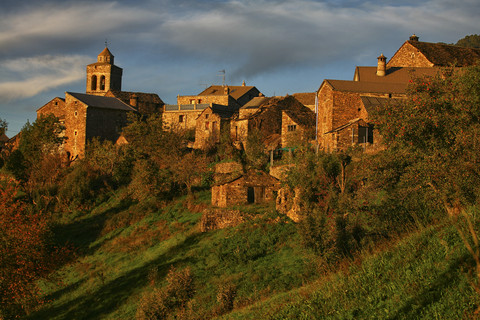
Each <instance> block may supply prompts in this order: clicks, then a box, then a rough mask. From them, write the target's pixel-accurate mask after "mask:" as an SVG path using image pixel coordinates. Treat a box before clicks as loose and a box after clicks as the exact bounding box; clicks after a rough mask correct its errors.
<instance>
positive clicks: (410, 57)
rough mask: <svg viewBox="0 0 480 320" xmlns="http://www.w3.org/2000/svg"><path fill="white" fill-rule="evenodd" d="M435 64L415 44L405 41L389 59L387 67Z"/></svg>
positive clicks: (429, 65)
mask: <svg viewBox="0 0 480 320" xmlns="http://www.w3.org/2000/svg"><path fill="white" fill-rule="evenodd" d="M433 66H434V64H433V63H431V62H430V61H428V60H427V58H426V57H425V56H424V55H423V54H422V53H421V52H420V51H419V50H418V49H417V48H415V47H414V46H412V45H411V44H409V43H408V42H405V43H404V44H403V45H402V46H401V47H400V49H398V51H397V52H396V53H395V54H394V56H393V57H392V58H391V59H390V61H388V63H387V67H433Z"/></svg>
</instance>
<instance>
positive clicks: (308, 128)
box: [0, 35, 480, 220]
mask: <svg viewBox="0 0 480 320" xmlns="http://www.w3.org/2000/svg"><path fill="white" fill-rule="evenodd" d="M479 59H480V49H472V48H464V47H458V46H454V45H447V44H441V43H428V42H421V41H419V38H418V37H417V36H416V35H413V36H411V37H410V39H409V40H407V41H405V42H404V43H403V44H402V45H401V46H400V48H399V49H398V50H397V52H396V53H395V54H394V55H393V57H391V58H390V59H389V60H388V62H387V57H385V56H384V55H383V54H380V55H379V56H378V58H377V65H376V66H357V67H356V68H355V70H354V74H353V80H333V79H326V80H324V81H323V82H322V83H321V85H320V86H319V89H318V90H317V91H316V92H307V93H295V94H292V95H287V96H282V97H279V96H274V97H266V96H264V95H263V94H262V93H261V91H260V90H259V89H258V88H256V87H255V86H250V85H247V84H246V83H245V82H243V83H242V84H241V85H238V86H233V85H226V84H224V85H212V86H210V87H208V88H206V89H205V90H204V91H202V92H200V93H198V94H197V95H178V96H177V101H176V104H173V105H169V104H165V103H164V102H163V101H162V99H161V98H160V97H159V96H158V95H157V94H154V93H143V92H129V91H123V90H122V68H120V67H118V66H116V65H115V64H114V56H113V54H112V53H111V52H110V50H109V49H108V48H107V47H105V49H104V50H103V51H102V52H101V53H100V54H99V55H98V57H97V62H95V63H92V64H89V65H88V66H87V68H86V92H85V93H75V92H65V97H55V98H53V99H52V100H51V101H49V102H48V103H46V104H45V105H43V106H42V107H40V108H39V109H38V110H37V118H38V117H42V116H45V115H48V114H53V115H55V116H56V117H57V118H58V119H59V120H60V122H61V123H62V124H63V125H64V127H65V130H64V132H62V134H63V135H64V136H65V137H66V138H67V139H66V142H65V143H64V145H63V151H64V153H65V156H66V157H68V159H69V160H71V161H72V160H74V159H76V158H78V157H82V156H83V154H84V152H85V146H86V144H87V142H88V141H89V140H90V139H92V138H94V137H98V138H100V139H107V140H111V141H113V142H116V143H118V144H121V143H128V140H126V139H125V137H124V136H122V127H123V126H125V125H126V123H127V115H128V114H129V113H131V112H134V113H138V114H141V115H145V116H147V115H151V114H159V115H161V117H162V121H163V125H164V128H165V130H192V131H194V132H195V141H194V143H193V144H192V145H191V146H190V147H191V148H194V149H202V148H205V147H207V146H208V145H209V144H211V143H218V142H219V141H220V134H221V133H225V132H227V134H229V136H230V138H231V140H232V141H233V142H234V143H235V144H236V146H238V147H239V148H242V146H243V145H245V143H246V140H247V137H248V136H249V134H250V133H251V132H253V131H255V132H258V133H259V134H260V137H261V139H262V141H263V142H264V144H265V149H266V150H267V151H268V152H270V153H272V154H273V152H274V151H275V150H281V149H283V150H285V149H288V148H289V146H290V145H289V141H291V139H290V138H291V137H295V138H296V139H298V138H300V139H304V140H306V141H309V142H311V143H312V144H314V145H315V146H316V147H317V148H318V149H319V150H324V151H326V152H334V151H339V150H345V149H346V148H348V147H350V146H355V145H359V146H361V147H362V148H363V149H364V150H365V152H375V151H376V150H378V149H379V148H382V147H383V145H382V139H381V137H380V136H379V135H378V133H377V132H376V131H375V128H374V126H373V125H372V123H371V121H370V120H369V112H370V111H371V110H372V109H373V108H376V107H378V106H381V105H384V104H386V103H388V102H389V101H392V100H394V99H402V98H404V97H405V96H406V89H407V85H408V82H409V80H411V79H412V78H414V77H421V76H434V75H435V74H437V73H439V72H441V71H442V70H443V69H442V68H444V67H450V66H455V68H456V69H457V68H462V67H465V66H470V65H473V64H475V63H476V61H477V60H479ZM9 141H10V142H9ZM14 141H15V137H14V138H12V139H10V140H8V138H7V137H6V136H5V134H4V133H3V132H1V133H0V143H2V144H8V143H10V144H14ZM278 178H279V175H278V174H276V173H275V172H273V171H272V172H271V173H270V174H267V173H265V172H255V171H248V172H245V171H244V169H243V168H242V166H241V165H239V164H238V163H227V164H222V165H217V168H216V178H215V181H216V183H215V185H214V186H213V188H212V205H214V206H218V207H228V206H231V205H233V204H239V203H251V202H255V203H256V202H263V201H275V194H276V193H277V191H278V189H279V185H280V183H279V180H278ZM282 197H285V195H283V194H282V192H278V197H277V208H278V209H279V210H283V211H285V213H287V214H288V212H289V211H290V214H289V216H291V217H292V219H294V220H296V219H295V212H294V211H295V210H294V209H293V208H283V209H282V203H283V201H282Z"/></svg>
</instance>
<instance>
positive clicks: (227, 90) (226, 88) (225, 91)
mask: <svg viewBox="0 0 480 320" xmlns="http://www.w3.org/2000/svg"><path fill="white" fill-rule="evenodd" d="M223 92H224V93H225V94H230V88H229V87H228V86H225V87H223Z"/></svg>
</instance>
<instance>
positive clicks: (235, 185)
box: [212, 170, 280, 207]
mask: <svg viewBox="0 0 480 320" xmlns="http://www.w3.org/2000/svg"><path fill="white" fill-rule="evenodd" d="M279 188H280V182H279V180H278V179H276V178H274V177H272V176H271V175H269V174H267V173H265V172H263V171H258V170H250V171H248V172H246V173H244V174H241V175H237V176H232V178H231V179H230V180H225V181H219V182H217V183H216V184H215V185H214V186H213V187H212V205H213V206H217V207H229V206H232V205H242V204H249V203H264V202H269V201H274V200H275V196H276V195H275V194H276V191H277V190H278V189H279Z"/></svg>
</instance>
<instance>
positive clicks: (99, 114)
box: [37, 48, 164, 159]
mask: <svg viewBox="0 0 480 320" xmlns="http://www.w3.org/2000/svg"><path fill="white" fill-rule="evenodd" d="M121 90H122V69H121V68H120V67H117V66H115V65H114V56H113V55H112V53H111V52H110V50H109V49H108V48H105V49H104V50H103V51H102V52H101V53H100V54H99V55H98V57H97V62H96V63H92V64H89V65H88V66H87V87H86V94H84V93H73V92H66V93H65V98H60V97H56V98H53V99H52V100H50V101H49V102H48V103H46V104H45V105H44V106H42V107H41V108H39V109H38V110H37V117H41V116H45V115H47V114H53V115H55V116H56V117H57V118H59V120H60V122H61V123H62V124H63V125H64V126H65V131H64V132H63V133H62V135H64V136H65V137H66V142H65V144H64V146H62V149H63V151H65V153H66V155H67V156H68V157H69V158H70V159H74V158H76V157H82V156H83V154H84V152H85V146H86V144H87V142H88V141H89V140H90V139H92V138H94V137H96V138H99V139H106V140H110V141H112V142H115V141H117V139H118V138H119V137H120V134H121V131H122V128H123V127H124V126H125V125H126V123H127V114H128V113H132V112H136V113H140V114H144V115H149V114H152V113H157V112H161V111H162V110H163V105H164V103H163V101H162V100H161V99H160V97H158V95H156V94H153V93H143V92H128V91H121Z"/></svg>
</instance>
